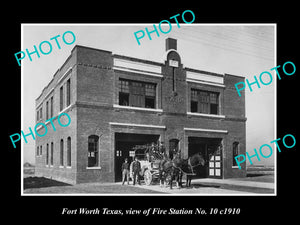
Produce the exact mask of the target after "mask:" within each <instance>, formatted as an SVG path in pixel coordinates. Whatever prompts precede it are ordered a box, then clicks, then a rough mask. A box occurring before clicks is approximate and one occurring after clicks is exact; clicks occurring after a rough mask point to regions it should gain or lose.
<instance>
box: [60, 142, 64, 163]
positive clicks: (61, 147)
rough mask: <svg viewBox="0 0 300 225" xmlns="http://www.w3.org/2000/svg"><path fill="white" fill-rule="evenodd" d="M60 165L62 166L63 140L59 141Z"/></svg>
mask: <svg viewBox="0 0 300 225" xmlns="http://www.w3.org/2000/svg"><path fill="white" fill-rule="evenodd" d="M60 165H61V166H63V165H64V140H63V139H61V140H60Z"/></svg>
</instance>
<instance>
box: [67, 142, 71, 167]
mask: <svg viewBox="0 0 300 225" xmlns="http://www.w3.org/2000/svg"><path fill="white" fill-rule="evenodd" d="M67 166H71V138H70V137H68V139H67Z"/></svg>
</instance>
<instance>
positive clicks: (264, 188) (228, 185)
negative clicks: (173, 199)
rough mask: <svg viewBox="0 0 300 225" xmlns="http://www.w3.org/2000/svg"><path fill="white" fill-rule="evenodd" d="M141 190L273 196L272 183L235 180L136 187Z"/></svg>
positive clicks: (171, 192) (197, 181) (196, 181)
mask: <svg viewBox="0 0 300 225" xmlns="http://www.w3.org/2000/svg"><path fill="white" fill-rule="evenodd" d="M137 187H139V188H141V189H147V190H152V191H157V192H163V193H165V194H179V195H181V194H183V195H189V194H191V195H255V194H271V195H272V194H274V188H275V184H274V183H267V182H257V181H248V180H237V179H211V178H204V179H194V180H192V185H191V187H189V188H187V187H185V183H184V184H183V187H182V188H178V187H176V185H175V183H174V185H173V189H172V190H171V189H170V187H160V186H159V184H153V185H149V186H147V185H141V186H137Z"/></svg>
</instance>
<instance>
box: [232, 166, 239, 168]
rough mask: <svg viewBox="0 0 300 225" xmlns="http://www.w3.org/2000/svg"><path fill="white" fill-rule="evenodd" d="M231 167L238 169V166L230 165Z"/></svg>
mask: <svg viewBox="0 0 300 225" xmlns="http://www.w3.org/2000/svg"><path fill="white" fill-rule="evenodd" d="M231 168H232V169H238V168H239V167H238V166H232V167H231Z"/></svg>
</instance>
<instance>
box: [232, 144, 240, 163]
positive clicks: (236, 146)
mask: <svg viewBox="0 0 300 225" xmlns="http://www.w3.org/2000/svg"><path fill="white" fill-rule="evenodd" d="M238 155H239V143H238V142H233V144H232V156H233V159H232V166H237V163H236V161H235V157H236V156H238Z"/></svg>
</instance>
